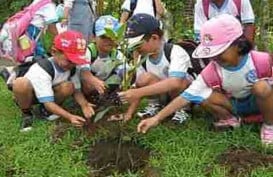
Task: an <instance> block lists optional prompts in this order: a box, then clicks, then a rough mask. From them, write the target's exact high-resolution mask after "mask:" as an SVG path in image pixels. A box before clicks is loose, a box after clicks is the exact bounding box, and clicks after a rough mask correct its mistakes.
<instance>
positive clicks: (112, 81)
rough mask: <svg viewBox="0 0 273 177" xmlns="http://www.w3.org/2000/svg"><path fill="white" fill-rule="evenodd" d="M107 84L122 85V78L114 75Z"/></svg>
mask: <svg viewBox="0 0 273 177" xmlns="http://www.w3.org/2000/svg"><path fill="white" fill-rule="evenodd" d="M105 83H106V84H107V85H119V84H120V83H121V78H120V77H119V76H118V75H116V74H115V75H112V76H110V77H109V78H108V79H107V80H106V81H105Z"/></svg>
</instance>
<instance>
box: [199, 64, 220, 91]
mask: <svg viewBox="0 0 273 177" xmlns="http://www.w3.org/2000/svg"><path fill="white" fill-rule="evenodd" d="M200 74H201V76H202V78H203V80H204V81H205V83H206V84H207V86H208V87H210V88H212V89H222V79H221V77H220V75H219V73H218V71H217V68H216V64H215V63H214V61H211V62H210V63H209V64H208V65H207V66H206V67H205V68H204V69H203V71H202V72H201V73H200Z"/></svg>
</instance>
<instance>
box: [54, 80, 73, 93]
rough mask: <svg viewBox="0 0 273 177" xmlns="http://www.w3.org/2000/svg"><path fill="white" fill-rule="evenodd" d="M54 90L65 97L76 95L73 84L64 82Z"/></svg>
mask: <svg viewBox="0 0 273 177" xmlns="http://www.w3.org/2000/svg"><path fill="white" fill-rule="evenodd" d="M54 90H55V92H57V93H59V94H61V95H63V96H70V95H72V94H73V93H74V91H75V87H74V84H73V83H72V82H63V83H61V84H60V85H58V86H57V87H56V88H55V89H54Z"/></svg>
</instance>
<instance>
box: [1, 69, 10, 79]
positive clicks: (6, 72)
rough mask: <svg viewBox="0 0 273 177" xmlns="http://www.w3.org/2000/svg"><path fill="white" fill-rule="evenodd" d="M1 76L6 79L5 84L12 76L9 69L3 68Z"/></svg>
mask: <svg viewBox="0 0 273 177" xmlns="http://www.w3.org/2000/svg"><path fill="white" fill-rule="evenodd" d="M0 76H1V77H2V78H3V79H4V81H5V82H7V80H8V79H9V76H10V73H9V71H8V70H7V68H3V69H2V70H1V71H0Z"/></svg>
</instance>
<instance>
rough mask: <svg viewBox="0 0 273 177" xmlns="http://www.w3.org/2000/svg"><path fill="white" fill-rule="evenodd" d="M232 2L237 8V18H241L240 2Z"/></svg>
mask: <svg viewBox="0 0 273 177" xmlns="http://www.w3.org/2000/svg"><path fill="white" fill-rule="evenodd" d="M233 2H234V4H235V5H236V7H237V11H238V16H239V17H241V3H242V0H233Z"/></svg>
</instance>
